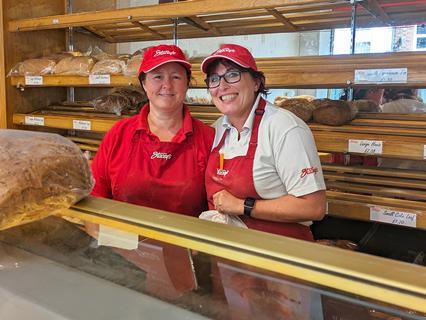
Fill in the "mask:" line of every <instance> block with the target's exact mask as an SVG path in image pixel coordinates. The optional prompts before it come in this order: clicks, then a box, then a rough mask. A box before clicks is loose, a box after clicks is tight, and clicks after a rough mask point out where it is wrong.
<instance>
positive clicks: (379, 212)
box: [370, 207, 417, 228]
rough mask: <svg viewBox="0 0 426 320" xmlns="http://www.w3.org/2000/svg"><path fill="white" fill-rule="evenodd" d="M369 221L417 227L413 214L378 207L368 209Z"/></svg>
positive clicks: (415, 216) (415, 217)
mask: <svg viewBox="0 0 426 320" xmlns="http://www.w3.org/2000/svg"><path fill="white" fill-rule="evenodd" d="M370 220H372V221H379V222H386V223H391V224H396V225H399V226H406V227H413V228H415V227H416V225H417V215H416V214H415V213H410V212H404V211H395V210H391V209H385V208H380V207H370Z"/></svg>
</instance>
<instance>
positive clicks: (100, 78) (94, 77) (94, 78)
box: [89, 74, 111, 84]
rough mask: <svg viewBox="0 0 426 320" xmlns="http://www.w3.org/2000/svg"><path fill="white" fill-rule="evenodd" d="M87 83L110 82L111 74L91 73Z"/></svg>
mask: <svg viewBox="0 0 426 320" xmlns="http://www.w3.org/2000/svg"><path fill="white" fill-rule="evenodd" d="M89 84H111V76H110V75H109V74H91V75H89Z"/></svg>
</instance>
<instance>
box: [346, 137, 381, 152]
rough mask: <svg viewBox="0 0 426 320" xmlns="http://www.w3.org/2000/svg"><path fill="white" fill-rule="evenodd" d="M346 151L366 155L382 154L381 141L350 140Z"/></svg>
mask: <svg viewBox="0 0 426 320" xmlns="http://www.w3.org/2000/svg"><path fill="white" fill-rule="evenodd" d="M348 151H349V152H356V153H367V154H382V152H383V141H374V140H353V139H350V140H349V145H348Z"/></svg>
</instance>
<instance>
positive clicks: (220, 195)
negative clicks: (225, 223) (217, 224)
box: [213, 190, 244, 216]
mask: <svg viewBox="0 0 426 320" xmlns="http://www.w3.org/2000/svg"><path fill="white" fill-rule="evenodd" d="M213 204H214V208H215V209H216V210H217V211H219V212H220V213H226V214H230V215H236V216H239V215H242V214H244V200H242V199H238V198H236V197H234V196H233V195H232V194H231V193H229V192H228V191H226V190H221V191H219V192H216V193H215V194H214V195H213Z"/></svg>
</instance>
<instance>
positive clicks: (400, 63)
mask: <svg viewBox="0 0 426 320" xmlns="http://www.w3.org/2000/svg"><path fill="white" fill-rule="evenodd" d="M256 61H257V64H258V68H259V70H261V71H263V72H264V73H265V77H266V85H267V86H268V87H270V88H301V87H304V88H337V87H347V86H348V83H354V74H355V70H357V69H388V68H407V69H408V79H407V83H401V84H392V85H389V84H369V85H365V84H364V85H356V84H354V87H357V86H362V87H372V86H374V87H377V86H382V87H384V86H386V87H389V86H398V87H410V88H415V87H419V88H422V87H425V86H426V55H425V54H424V53H418V52H404V53H378V54H368V55H365V54H357V55H334V56H309V57H290V58H288V57H287V58H259V59H256ZM191 63H192V65H193V69H192V70H193V74H192V75H193V80H192V81H191V87H194V88H205V84H204V79H205V75H204V74H203V73H202V72H201V71H200V63H201V61H200V59H196V60H192V61H191ZM361 66H362V67H361ZM10 83H11V84H12V85H13V86H17V87H25V86H26V85H25V77H22V76H14V77H11V79H10ZM128 85H134V86H139V81H138V79H137V77H136V76H133V77H132V76H122V75H114V76H111V83H110V84H108V85H97V86H103V87H118V86H128ZM51 86H54V87H58V86H60V87H88V86H95V85H90V84H89V78H88V77H87V76H61V75H46V76H43V85H42V86H40V87H51Z"/></svg>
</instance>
